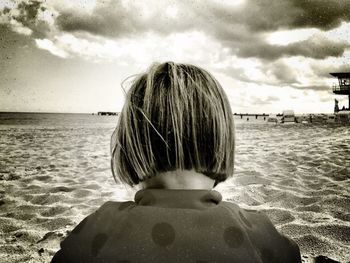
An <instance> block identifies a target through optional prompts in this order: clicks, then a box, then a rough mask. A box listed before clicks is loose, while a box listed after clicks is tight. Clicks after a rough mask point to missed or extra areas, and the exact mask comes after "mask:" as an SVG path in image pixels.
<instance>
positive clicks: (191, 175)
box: [142, 170, 215, 189]
mask: <svg viewBox="0 0 350 263" xmlns="http://www.w3.org/2000/svg"><path fill="white" fill-rule="evenodd" d="M214 183H215V180H213V179H211V178H209V177H207V176H205V175H204V174H201V173H197V172H195V171H189V170H176V171H170V172H165V173H159V174H157V175H156V176H154V177H152V178H150V179H147V180H146V181H144V182H143V183H142V186H143V188H161V189H212V188H213V187H214Z"/></svg>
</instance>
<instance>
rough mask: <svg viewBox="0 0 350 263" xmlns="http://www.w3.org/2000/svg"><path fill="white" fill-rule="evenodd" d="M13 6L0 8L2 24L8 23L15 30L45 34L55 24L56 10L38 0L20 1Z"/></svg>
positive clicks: (38, 35) (30, 33)
mask: <svg viewBox="0 0 350 263" xmlns="http://www.w3.org/2000/svg"><path fill="white" fill-rule="evenodd" d="M15 3H16V4H13V3H12V6H11V7H8V6H4V7H3V8H2V10H0V24H5V25H8V26H9V27H11V28H12V30H13V31H15V32H17V33H19V34H24V35H32V34H33V36H34V37H42V36H45V35H46V34H47V33H48V32H49V31H50V29H51V28H50V25H52V24H53V20H54V15H55V12H54V10H52V9H48V7H47V6H46V5H45V4H44V3H43V2H42V1H37V0H28V1H18V2H15Z"/></svg>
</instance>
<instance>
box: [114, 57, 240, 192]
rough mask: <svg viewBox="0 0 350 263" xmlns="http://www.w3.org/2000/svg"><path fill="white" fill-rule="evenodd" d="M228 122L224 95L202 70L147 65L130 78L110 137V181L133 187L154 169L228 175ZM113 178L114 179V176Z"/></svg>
mask: <svg viewBox="0 0 350 263" xmlns="http://www.w3.org/2000/svg"><path fill="white" fill-rule="evenodd" d="M234 144H235V138H234V123H233V116H232V112H231V108H230V105H229V102H228V99H227V96H226V94H225V92H224V90H223V89H222V87H221V85H220V84H219V82H218V81H217V80H216V79H215V78H214V77H213V76H212V75H211V74H210V73H208V72H207V71H206V70H204V69H201V68H199V67H196V66H193V65H187V64H176V63H173V62H166V63H162V64H153V65H152V66H151V67H150V68H149V70H148V71H147V72H146V73H144V74H141V75H138V76H137V77H135V79H134V80H133V81H132V84H131V87H130V89H129V91H128V92H127V94H126V101H125V104H124V107H123V109H122V111H121V113H120V115H119V120H118V125H117V128H116V129H115V131H114V133H113V135H112V140H111V166H112V172H113V176H114V179H115V181H116V182H118V181H121V182H124V183H127V184H129V185H131V186H133V185H136V184H138V183H140V182H142V181H144V180H146V179H148V178H151V177H153V176H155V175H157V174H159V173H163V172H168V171H174V170H194V171H196V172H198V173H202V174H204V175H206V176H208V177H210V178H211V179H214V180H215V182H216V183H215V185H216V184H218V183H219V182H222V181H225V180H226V179H227V178H228V177H229V176H231V175H232V174H233V168H234ZM118 179H119V180H118Z"/></svg>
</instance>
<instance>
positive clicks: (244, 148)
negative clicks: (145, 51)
mask: <svg viewBox="0 0 350 263" xmlns="http://www.w3.org/2000/svg"><path fill="white" fill-rule="evenodd" d="M15 117H16V116H15ZM15 117H14V116H10V117H8V116H7V119H5V118H4V116H2V117H1V116H0V257H1V258H6V262H24V261H26V262H49V261H50V259H51V257H52V256H53V254H54V253H55V252H56V251H57V250H58V248H59V242H60V241H61V240H62V239H63V238H64V237H65V236H66V235H67V233H69V232H70V231H71V230H72V229H73V228H74V226H75V225H76V224H77V223H78V222H80V221H81V220H82V219H83V218H84V217H85V216H87V215H88V214H90V213H91V212H93V211H94V210H96V209H97V208H98V207H99V206H100V205H102V204H103V203H104V202H106V201H108V200H117V201H122V200H130V199H131V200H132V199H133V195H134V193H135V192H136V191H137V189H129V188H126V187H124V186H121V185H116V184H115V182H114V181H113V178H112V175H111V172H110V168H109V164H110V160H109V138H110V134H111V133H112V131H113V127H114V126H115V123H116V117H106V116H89V115H55V116H54V115H44V116H38V115H36V116H35V115H34V116H30V115H29V116H25V117H23V116H21V117H18V116H17V117H16V118H17V119H16V118H15ZM236 135H237V154H236V172H235V176H234V177H233V178H231V179H230V180H228V181H227V182H225V183H224V184H221V185H219V186H218V187H217V190H218V191H220V192H221V193H222V194H223V197H224V199H226V200H229V201H232V202H235V203H238V204H239V205H241V206H242V207H245V208H249V209H259V210H262V211H264V212H265V213H266V214H267V215H268V216H269V217H270V219H271V220H272V221H273V222H274V223H275V225H276V226H277V228H278V229H279V230H280V231H281V232H282V233H284V234H286V235H288V236H290V237H292V238H293V239H294V240H295V241H296V242H297V243H298V244H299V246H300V249H301V252H302V256H303V261H304V262H314V259H315V258H316V257H317V256H318V257H319V260H318V262H326V261H321V260H322V258H321V257H320V256H321V255H322V256H324V257H328V258H331V259H333V260H336V261H339V262H349V261H350V194H349V190H348V189H350V187H349V186H350V160H349V157H348V156H350V127H344V126H337V125H302V124H296V125H292V126H288V127H287V126H283V125H282V124H278V125H268V124H265V123H262V121H260V122H259V120H258V121H255V122H254V123H252V122H251V123H246V122H240V120H238V121H237V123H236Z"/></svg>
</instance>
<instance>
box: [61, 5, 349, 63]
mask: <svg viewBox="0 0 350 263" xmlns="http://www.w3.org/2000/svg"><path fill="white" fill-rule="evenodd" d="M267 3H268V4H267ZM347 6H349V7H350V2H349V1H323V0H315V1H312V2H311V1H296V0H284V1H281V0H270V1H268V2H267V1H266V0H264V1H263V0H256V1H248V0H247V1H244V2H242V3H240V4H238V5H232V4H231V5H229V4H228V3H225V2H222V3H221V2H218V1H200V2H189V1H176V2H175V1H147V3H146V2H144V1H132V2H125V1H113V0H111V1H107V2H103V3H96V5H95V7H94V9H92V10H91V9H88V10H85V9H74V8H72V7H70V8H66V9H65V8H62V10H59V15H58V17H57V19H56V21H55V25H56V26H57V28H58V29H59V30H61V31H63V32H68V33H72V34H76V33H87V34H91V35H95V36H102V37H105V38H110V39H116V40H117V39H120V38H124V37H135V36H139V35H142V34H144V33H154V34H158V35H161V36H168V35H171V34H177V33H184V32H202V33H204V34H206V35H209V36H212V37H213V38H215V39H216V40H217V41H218V42H220V43H221V44H222V45H223V46H224V47H228V48H229V49H230V50H231V54H233V55H237V56H239V57H242V58H252V57H256V58H261V59H264V60H276V59H278V58H281V57H290V56H304V57H311V58H315V59H324V58H326V57H338V56H341V55H342V54H343V53H344V51H345V49H346V48H348V46H349V44H348V42H347V41H344V40H342V41H337V40H331V39H329V38H326V37H325V36H324V35H322V34H313V35H311V36H309V37H308V38H306V39H303V40H301V41H296V42H293V43H290V44H288V45H275V44H272V43H269V42H268V41H267V40H266V37H265V35H264V34H265V33H268V32H273V31H275V30H280V29H285V30H286V29H295V28H297V29H298V28H311V27H313V28H319V29H322V30H328V29H332V28H335V27H336V26H338V25H340V23H341V22H342V21H349V19H350V15H349V14H348V13H347V12H345V11H344V10H346V7H347Z"/></svg>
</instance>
